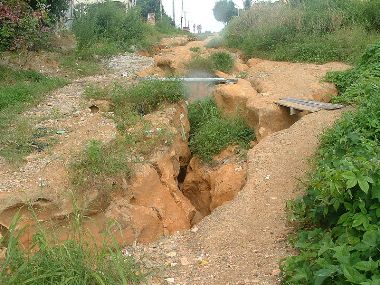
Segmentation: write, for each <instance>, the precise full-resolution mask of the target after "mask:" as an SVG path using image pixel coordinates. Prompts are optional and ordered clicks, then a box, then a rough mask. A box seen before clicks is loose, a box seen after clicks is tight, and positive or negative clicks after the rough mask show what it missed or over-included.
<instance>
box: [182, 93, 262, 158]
mask: <svg viewBox="0 0 380 285" xmlns="http://www.w3.org/2000/svg"><path fill="white" fill-rule="evenodd" d="M189 120H190V131H191V133H190V149H191V151H192V153H193V154H195V155H198V156H199V157H200V158H201V159H202V160H204V161H206V162H211V161H212V159H213V157H214V156H215V155H217V154H219V153H220V152H221V151H222V150H223V149H225V148H226V147H227V146H229V145H231V144H237V145H239V146H240V147H241V148H244V149H246V148H249V145H250V142H251V141H252V140H254V138H255V136H254V133H253V131H252V129H250V128H249V127H248V126H247V124H246V123H245V122H244V120H242V119H240V118H224V117H222V116H221V114H220V112H219V111H218V108H217V106H216V104H215V101H214V100H213V99H206V100H204V101H197V102H195V103H192V104H191V105H190V106H189Z"/></svg>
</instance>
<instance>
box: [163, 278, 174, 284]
mask: <svg viewBox="0 0 380 285" xmlns="http://www.w3.org/2000/svg"><path fill="white" fill-rule="evenodd" d="M165 281H166V282H168V283H170V284H173V283H174V278H166V279H165Z"/></svg>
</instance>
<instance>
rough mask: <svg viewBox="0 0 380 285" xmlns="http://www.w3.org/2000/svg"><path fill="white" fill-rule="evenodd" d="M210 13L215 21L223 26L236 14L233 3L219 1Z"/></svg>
mask: <svg viewBox="0 0 380 285" xmlns="http://www.w3.org/2000/svg"><path fill="white" fill-rule="evenodd" d="M212 11H213V13H214V17H215V19H216V20H217V21H219V22H222V23H225V24H226V23H228V22H229V21H230V20H231V19H232V17H234V16H237V14H238V11H237V9H236V7H235V3H234V2H233V1H231V0H219V1H218V2H216V3H215V6H214V9H213V10H212Z"/></svg>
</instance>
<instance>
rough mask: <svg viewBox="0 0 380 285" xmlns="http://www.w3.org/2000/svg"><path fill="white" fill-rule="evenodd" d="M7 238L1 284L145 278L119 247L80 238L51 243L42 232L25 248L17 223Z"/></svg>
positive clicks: (86, 284) (90, 284) (91, 284)
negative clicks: (91, 242) (87, 242)
mask: <svg viewBox="0 0 380 285" xmlns="http://www.w3.org/2000/svg"><path fill="white" fill-rule="evenodd" d="M7 239H8V241H7V243H6V244H5V246H6V247H7V251H6V256H5V259H4V260H1V261H0V283H1V284H7V285H16V284H31V285H40V284H72V285H95V284H99V285H100V284H138V283H140V281H142V279H143V276H142V275H141V274H140V269H139V267H138V266H137V265H136V263H135V261H134V260H133V259H132V258H130V257H125V256H123V254H122V251H121V249H120V248H118V247H117V246H115V247H112V246H105V245H104V246H102V247H97V248H94V247H91V248H90V246H89V245H87V244H86V243H85V242H83V241H81V240H68V241H66V242H64V243H63V244H60V245H58V244H54V243H53V244H51V243H52V242H51V241H47V238H46V234H45V233H43V232H39V233H37V234H36V235H35V236H34V238H33V244H32V246H31V248H29V249H27V250H26V249H25V248H22V247H21V245H20V234H19V233H18V232H17V231H16V229H15V223H13V224H12V226H11V228H10V232H9V235H8V236H7ZM0 242H1V243H4V242H5V239H4V238H2V239H1V240H0Z"/></svg>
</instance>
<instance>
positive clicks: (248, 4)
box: [244, 0, 252, 10]
mask: <svg viewBox="0 0 380 285" xmlns="http://www.w3.org/2000/svg"><path fill="white" fill-rule="evenodd" d="M251 6H252V0H244V10H248V9H249V8H251Z"/></svg>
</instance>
